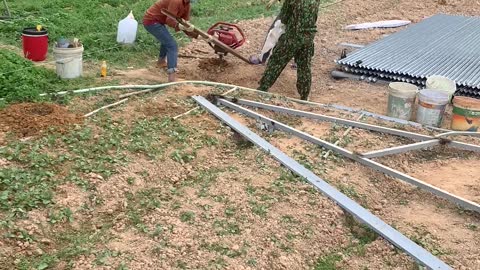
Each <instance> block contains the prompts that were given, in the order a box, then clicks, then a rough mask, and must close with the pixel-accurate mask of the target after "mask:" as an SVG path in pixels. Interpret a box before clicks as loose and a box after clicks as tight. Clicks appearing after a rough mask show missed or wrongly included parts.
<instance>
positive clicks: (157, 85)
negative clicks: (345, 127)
mask: <svg viewBox="0 0 480 270" xmlns="http://www.w3.org/2000/svg"><path fill="white" fill-rule="evenodd" d="M185 84H193V85H196V84H198V85H208V86H221V87H229V88H230V87H237V88H238V89H240V90H246V91H250V92H255V93H260V94H264V95H269V96H277V97H282V98H285V99H287V100H290V101H293V102H297V103H300V104H306V105H313V106H319V107H323V108H333V109H337V110H342V111H347V112H351V113H360V114H364V115H365V116H368V117H373V118H377V119H380V120H384V121H390V122H395V123H398V124H402V125H408V126H412V127H416V128H426V129H433V130H440V131H444V132H449V131H451V130H445V129H436V128H432V127H427V126H422V125H421V124H419V123H415V122H411V121H405V120H401V119H397V118H393V117H388V116H385V115H380V114H376V113H371V112H367V111H363V110H356V109H353V108H349V107H345V106H339V105H327V104H322V103H316V102H311V101H305V100H300V99H296V98H290V97H285V96H281V95H278V94H275V93H269V92H264V91H259V90H256V89H251V88H247V87H243V86H238V85H232V84H226V83H217V82H210V81H181V82H171V83H164V84H156V85H120V86H101V87H94V88H85V89H78V90H74V91H62V92H57V93H52V94H47V93H44V94H40V96H47V95H66V94H68V93H73V94H81V93H88V92H93V91H103V90H123V89H152V88H153V89H160V88H165V87H169V86H175V85H185Z"/></svg>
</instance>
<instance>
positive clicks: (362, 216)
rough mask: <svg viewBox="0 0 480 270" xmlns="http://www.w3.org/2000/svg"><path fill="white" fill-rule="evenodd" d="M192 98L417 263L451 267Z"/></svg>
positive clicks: (204, 102) (219, 112) (202, 100)
mask: <svg viewBox="0 0 480 270" xmlns="http://www.w3.org/2000/svg"><path fill="white" fill-rule="evenodd" d="M193 99H194V100H195V101H196V102H197V103H198V104H199V105H200V106H202V107H203V108H205V109H206V110H208V111H209V112H210V113H212V114H213V115H215V117H217V118H218V119H220V120H221V121H222V122H224V123H225V124H227V125H228V126H230V127H231V128H232V129H233V130H235V131H236V132H238V133H239V134H241V135H242V136H244V137H245V138H247V139H248V140H249V141H251V142H252V143H254V144H255V145H257V146H258V147H260V148H261V149H263V150H264V151H265V152H267V153H268V154H270V155H271V156H273V157H274V158H275V159H276V160H278V161H279V162H280V163H281V164H283V165H284V166H285V167H287V168H288V169H290V170H291V171H292V172H294V173H295V174H297V175H299V176H301V177H303V178H305V179H306V180H307V181H308V182H309V183H310V184H312V185H314V186H315V187H316V188H317V190H318V191H320V192H321V193H323V194H324V195H325V196H327V197H328V198H330V199H331V200H333V201H334V202H336V203H337V204H338V205H339V206H340V207H341V208H343V209H345V211H347V212H348V213H350V214H352V215H353V216H354V217H356V218H357V219H358V220H360V221H361V222H363V223H365V224H366V225H367V226H368V227H370V228H371V229H372V230H374V231H375V232H377V233H378V234H379V235H381V236H382V237H383V238H384V239H386V240H387V241H389V242H390V243H392V244H393V245H395V246H396V247H398V248H399V249H401V250H403V251H405V252H406V253H407V254H409V255H410V256H411V257H413V258H414V259H415V260H416V261H418V262H419V263H421V264H423V265H425V266H426V267H428V268H429V269H452V268H451V267H450V266H448V265H447V264H446V263H444V262H443V261H441V260H440V259H438V258H437V257H435V256H433V255H432V254H431V253H429V252H428V251H427V250H425V249H424V248H422V247H420V246H419V245H417V244H415V243H414V242H413V241H412V240H410V239H408V238H407V237H405V236H404V235H403V234H401V233H400V232H398V231H397V230H395V229H394V228H392V227H391V226H390V225H388V224H387V223H385V222H384V221H382V220H381V219H379V218H378V217H377V216H375V215H373V214H372V213H370V212H369V211H368V210H366V209H365V208H363V207H362V206H360V205H359V204H358V203H356V202H355V201H353V200H352V199H350V198H349V197H347V196H346V195H344V194H343V193H341V192H339V191H338V190H336V189H335V188H334V187H332V186H331V185H329V184H328V183H327V182H325V181H324V180H323V179H321V178H319V177H318V176H317V175H315V174H314V173H313V172H311V171H310V170H308V169H306V168H305V167H304V166H302V165H301V164H299V163H298V162H297V161H295V160H294V159H292V158H290V157H289V156H287V155H286V154H285V153H283V152H282V151H280V150H279V149H278V148H276V147H274V146H273V145H271V144H270V143H268V142H267V141H266V140H264V139H263V138H262V137H260V136H258V135H257V134H256V133H254V132H252V131H251V130H249V129H248V128H247V127H245V126H243V125H241V124H240V123H238V122H237V121H235V120H234V119H233V118H232V117H230V116H229V115H228V114H226V113H225V112H223V111H222V110H220V109H219V108H218V107H216V106H215V105H213V104H212V103H210V102H209V101H207V100H206V99H205V98H203V97H199V96H195V97H193Z"/></svg>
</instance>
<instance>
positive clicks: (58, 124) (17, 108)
mask: <svg viewBox="0 0 480 270" xmlns="http://www.w3.org/2000/svg"><path fill="white" fill-rule="evenodd" d="M82 118H83V117H82V116H80V115H76V114H73V113H70V112H69V111H68V110H67V109H66V108H64V107H62V106H59V105H56V104H48V103H22V104H14V105H11V106H8V107H7V108H5V109H3V110H1V111H0V131H1V132H2V134H3V135H6V134H7V133H9V132H13V133H14V134H15V135H16V136H18V137H20V138H25V137H29V136H34V135H38V134H39V133H41V132H44V131H47V130H48V129H56V130H57V131H60V132H62V131H66V130H67V129H68V127H69V126H71V125H74V124H79V123H81V122H82V121H83V119H82ZM0 142H1V141H0Z"/></svg>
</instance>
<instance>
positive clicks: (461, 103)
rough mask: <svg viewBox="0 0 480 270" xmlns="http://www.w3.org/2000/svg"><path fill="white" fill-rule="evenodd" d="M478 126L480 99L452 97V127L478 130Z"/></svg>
mask: <svg viewBox="0 0 480 270" xmlns="http://www.w3.org/2000/svg"><path fill="white" fill-rule="evenodd" d="M479 127H480V100H479V99H475V98H468V97H455V98H454V99H453V116H452V129H453V130H457V131H472V132H478V130H479Z"/></svg>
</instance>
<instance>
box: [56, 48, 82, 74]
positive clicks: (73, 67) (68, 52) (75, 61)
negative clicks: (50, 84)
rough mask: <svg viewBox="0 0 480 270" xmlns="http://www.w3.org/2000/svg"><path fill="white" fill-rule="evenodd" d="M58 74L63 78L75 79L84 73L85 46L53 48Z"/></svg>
mask: <svg viewBox="0 0 480 270" xmlns="http://www.w3.org/2000/svg"><path fill="white" fill-rule="evenodd" d="M53 54H54V55H55V66H56V72H57V75H58V76H59V77H60V78H62V79H74V78H78V77H80V76H82V73H83V46H81V47H78V48H58V47H55V48H53Z"/></svg>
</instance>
